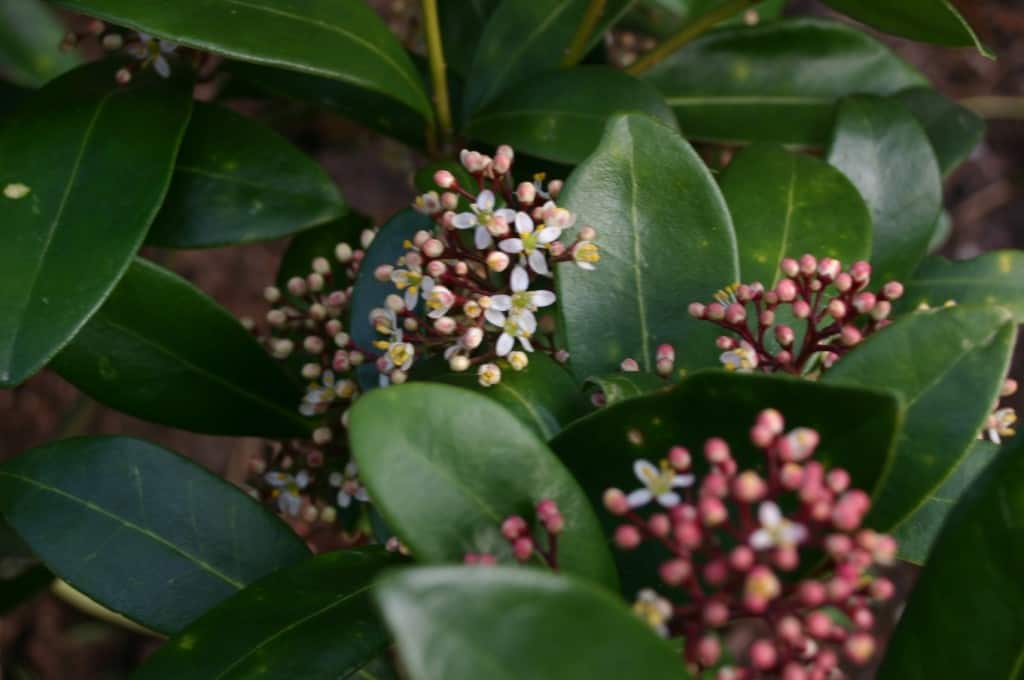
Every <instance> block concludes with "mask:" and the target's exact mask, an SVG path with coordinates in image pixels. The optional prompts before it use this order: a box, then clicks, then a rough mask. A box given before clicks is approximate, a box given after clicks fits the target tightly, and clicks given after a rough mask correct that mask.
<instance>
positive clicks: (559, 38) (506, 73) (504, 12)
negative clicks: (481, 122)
mask: <svg viewBox="0 0 1024 680" xmlns="http://www.w3.org/2000/svg"><path fill="white" fill-rule="evenodd" d="M634 1H635V0H608V1H607V2H606V3H605V7H604V12H603V14H602V17H601V20H600V22H599V23H598V25H597V27H596V28H595V30H594V33H593V35H591V37H590V41H589V44H591V45H593V44H596V43H597V42H599V41H600V40H601V39H602V37H603V34H604V31H605V30H606V29H607V28H608V26H610V25H611V24H613V23H614V22H615V21H617V20H618V18H619V17H621V16H622V14H623V13H624V12H626V10H628V9H629V6H630V5H631V4H632V3H633V2H634ZM589 4H590V0H502V2H501V4H500V5H498V8H497V9H496V10H494V12H493V13H492V14H491V16H490V18H489V19H488V20H487V24H486V26H485V27H484V31H483V34H482V35H481V36H480V41H479V47H478V48H477V50H476V53H475V55H474V57H473V64H472V66H471V67H470V69H469V75H468V76H467V77H466V92H465V97H464V99H463V102H462V113H463V117H464V118H466V119H469V118H470V116H471V114H473V113H475V112H476V111H479V110H480V108H481V107H483V106H485V105H487V104H489V103H491V102H492V101H493V100H494V99H495V98H497V97H498V95H500V94H502V93H503V92H511V91H512V90H511V86H512V85H515V84H517V83H521V82H523V81H528V80H531V79H532V78H533V77H534V76H536V75H537V74H538V73H543V72H544V71H550V70H552V69H554V68H557V67H558V66H559V65H560V64H561V62H562V59H563V57H564V56H565V50H566V48H568V46H569V43H570V42H572V39H573V36H574V35H575V34H576V29H577V28H578V27H579V25H580V23H581V22H582V20H583V15H584V14H585V13H586V11H587V7H588V5H589ZM533 85H534V83H533V82H530V83H529V84H528V85H526V87H527V88H529V87H533Z"/></svg>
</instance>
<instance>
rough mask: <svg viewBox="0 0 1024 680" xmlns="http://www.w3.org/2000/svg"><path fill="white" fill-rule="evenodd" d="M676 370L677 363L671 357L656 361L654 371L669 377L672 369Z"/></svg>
mask: <svg viewBox="0 0 1024 680" xmlns="http://www.w3.org/2000/svg"><path fill="white" fill-rule="evenodd" d="M674 370H675V363H674V362H672V361H671V360H670V359H658V360H657V361H656V362H655V363H654V372H655V373H657V374H658V375H660V376H661V377H663V378H667V377H668V376H670V375H672V371H674Z"/></svg>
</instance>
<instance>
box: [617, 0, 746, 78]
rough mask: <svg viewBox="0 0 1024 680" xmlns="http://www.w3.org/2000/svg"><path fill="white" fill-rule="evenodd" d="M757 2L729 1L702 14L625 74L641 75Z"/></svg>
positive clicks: (744, 0)
mask: <svg viewBox="0 0 1024 680" xmlns="http://www.w3.org/2000/svg"><path fill="white" fill-rule="evenodd" d="M758 2H760V0H730V1H729V2H726V3H725V4H723V5H721V6H719V7H716V8H715V9H713V10H711V11H710V12H708V13H706V14H702V15H701V16H699V17H697V18H696V19H695V20H694V21H693V22H692V23H690V24H687V25H686V26H684V27H683V28H682V30H680V31H679V32H678V33H676V34H675V35H673V36H672V37H671V38H669V39H668V40H666V41H665V42H663V43H661V44H660V45H658V46H657V47H656V48H654V49H653V50H651V51H650V52H649V53H648V54H647V55H646V56H644V57H643V58H642V59H640V60H638V61H637V62H636V63H634V64H633V65H632V66H630V67H629V68H627V69H626V72H627V73H629V74H630V75H634V76H638V75H640V74H641V73H644V72H645V71H648V70H649V69H651V68H653V67H654V66H656V65H658V64H659V63H661V61H662V60H663V59H665V57H667V56H669V55H670V54H672V53H673V52H675V51H676V50H678V49H679V48H681V47H683V46H684V45H686V44H688V43H690V42H692V41H693V40H695V39H696V38H699V37H700V36H702V35H704V34H705V33H707V32H708V31H709V30H711V29H712V28H714V27H715V26H717V25H718V24H719V23H721V22H722V21H725V20H726V19H729V18H730V17H733V16H735V15H737V14H739V13H740V12H742V11H743V10H745V9H749V8H751V7H753V6H754V5H756V4H757V3H758Z"/></svg>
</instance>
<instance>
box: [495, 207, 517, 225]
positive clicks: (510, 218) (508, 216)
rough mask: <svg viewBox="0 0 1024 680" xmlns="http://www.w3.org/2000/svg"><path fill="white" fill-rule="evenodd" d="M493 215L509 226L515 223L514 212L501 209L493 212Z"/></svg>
mask: <svg viewBox="0 0 1024 680" xmlns="http://www.w3.org/2000/svg"><path fill="white" fill-rule="evenodd" d="M494 214H495V216H497V217H500V218H502V219H503V220H505V221H506V222H508V223H509V224H510V225H511V224H514V223H515V221H516V211H515V210H509V209H508V208H502V209H501V210H495V211H494Z"/></svg>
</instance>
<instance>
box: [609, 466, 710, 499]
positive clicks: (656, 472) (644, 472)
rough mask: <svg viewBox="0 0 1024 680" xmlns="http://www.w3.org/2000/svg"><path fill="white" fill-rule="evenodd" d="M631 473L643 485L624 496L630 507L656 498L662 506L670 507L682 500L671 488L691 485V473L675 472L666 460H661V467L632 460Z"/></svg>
mask: <svg viewBox="0 0 1024 680" xmlns="http://www.w3.org/2000/svg"><path fill="white" fill-rule="evenodd" d="M633 474H635V475H636V478H637V479H639V480H640V483H642V484H643V485H644V487H643V488H642V489H637V490H636V491H633V492H632V493H630V494H629V495H628V496H627V497H626V501H627V502H628V503H629V507H631V508H639V507H640V506H643V505H647V504H648V503H650V502H651V501H652V500H657V501H658V503H659V504H660V505H661V506H662V507H666V508H671V507H673V506H676V505H679V502H680V501H681V500H682V499H681V498H680V497H679V494H677V493H676V492H675V491H673V489H685V488H687V487H689V486H693V481H694V477H693V475H680V474H677V473H676V471H675V470H673V469H672V466H670V465H669V464H668V461H665V460H663V461H661V469H658V468H657V467H655V466H654V464H653V463H651V462H649V461H646V460H643V459H640V460H636V461H634V462H633Z"/></svg>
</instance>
